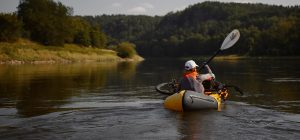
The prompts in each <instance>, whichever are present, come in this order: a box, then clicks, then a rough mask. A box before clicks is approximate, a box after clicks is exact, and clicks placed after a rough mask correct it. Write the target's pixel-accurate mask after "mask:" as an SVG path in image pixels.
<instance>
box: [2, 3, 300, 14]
mask: <svg viewBox="0 0 300 140" xmlns="http://www.w3.org/2000/svg"><path fill="white" fill-rule="evenodd" d="M54 1H60V2H61V3H63V4H64V5H66V6H69V7H72V8H73V11H74V13H73V14H74V15H93V16H94V15H103V14H107V15H111V14H126V15H150V16H154V15H159V16H162V15H165V14H167V13H169V12H172V11H173V12H176V11H179V10H183V9H185V8H186V7H188V6H189V5H192V4H196V3H199V2H203V1H220V2H239V3H264V4H271V5H283V6H292V5H300V0H54ZM18 4H19V0H0V12H1V13H11V12H15V11H16V10H17V8H16V7H17V6H18Z"/></svg>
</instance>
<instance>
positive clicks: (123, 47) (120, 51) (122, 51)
mask: <svg viewBox="0 0 300 140" xmlns="http://www.w3.org/2000/svg"><path fill="white" fill-rule="evenodd" d="M116 51H117V55H118V56H120V57H122V58H133V56H134V55H136V51H135V45H134V44H132V43H129V42H122V43H120V44H118V46H117V49H116Z"/></svg>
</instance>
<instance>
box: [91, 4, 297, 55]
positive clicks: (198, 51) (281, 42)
mask: <svg viewBox="0 0 300 140" xmlns="http://www.w3.org/2000/svg"><path fill="white" fill-rule="evenodd" d="M133 17H134V18H135V19H134V18H133ZM89 21H90V22H94V23H99V24H101V28H102V29H103V31H104V32H105V33H106V34H107V35H108V36H109V37H110V38H111V39H110V40H114V41H122V40H124V39H128V40H129V41H132V42H133V43H135V44H136V45H137V51H138V53H139V54H141V55H142V56H190V55H208V54H211V53H212V52H213V51H215V50H216V48H218V47H219V45H220V44H221V43H222V41H223V39H224V37H225V36H226V34H227V33H229V32H230V31H231V30H233V29H239V30H240V32H241V39H240V40H239V42H238V43H237V46H238V47H234V48H233V49H231V50H230V51H227V54H238V55H247V56H274V55H275V56H290V55H293V56H295V55H300V32H299V31H300V7H299V6H292V7H283V6H275V5H264V4H241V3H220V2H203V3H199V4H195V5H191V6H189V7H188V8H186V9H185V10H183V11H178V12H175V13H173V12H171V13H168V14H167V15H165V16H163V17H148V18H147V19H143V18H141V17H138V16H120V15H111V16H108V15H103V16H97V17H89ZM135 21H140V22H135ZM132 23H134V24H132ZM145 23H148V24H145ZM134 31H135V32H134ZM112 42H113V41H112Z"/></svg>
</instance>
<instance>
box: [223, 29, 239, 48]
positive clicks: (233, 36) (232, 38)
mask: <svg viewBox="0 0 300 140" xmlns="http://www.w3.org/2000/svg"><path fill="white" fill-rule="evenodd" d="M239 38H240V32H239V30H237V29H234V30H233V31H232V32H231V33H230V34H228V35H227V37H226V38H225V40H224V41H223V43H222V46H221V48H220V50H226V49H228V48H230V47H232V46H233V45H234V44H235V43H236V42H237V41H238V40H239Z"/></svg>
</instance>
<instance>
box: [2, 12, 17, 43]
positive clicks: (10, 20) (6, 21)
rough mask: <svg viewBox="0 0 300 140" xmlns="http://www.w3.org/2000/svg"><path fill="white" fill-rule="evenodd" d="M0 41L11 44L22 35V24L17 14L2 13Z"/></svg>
mask: <svg viewBox="0 0 300 140" xmlns="http://www.w3.org/2000/svg"><path fill="white" fill-rule="evenodd" d="M0 23H1V24H0V41H6V42H11V41H15V40H17V39H18V38H19V37H20V35H21V29H22V24H21V22H20V21H19V20H18V18H17V16H16V14H2V13H0Z"/></svg>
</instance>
